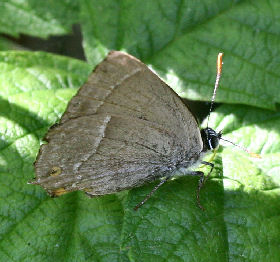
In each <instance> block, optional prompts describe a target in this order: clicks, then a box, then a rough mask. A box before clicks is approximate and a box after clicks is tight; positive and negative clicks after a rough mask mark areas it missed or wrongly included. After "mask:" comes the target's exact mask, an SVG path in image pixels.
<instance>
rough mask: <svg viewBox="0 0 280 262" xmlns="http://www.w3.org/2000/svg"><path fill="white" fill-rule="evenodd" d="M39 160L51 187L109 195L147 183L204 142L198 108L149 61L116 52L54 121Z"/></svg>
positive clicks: (40, 177) (39, 171) (44, 182)
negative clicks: (184, 100) (183, 98)
mask: <svg viewBox="0 0 280 262" xmlns="http://www.w3.org/2000/svg"><path fill="white" fill-rule="evenodd" d="M45 140H46V141H47V144H43V145H42V146H41V148H40V152H39V154H38V156H37V160H36V162H35V170H36V181H35V183H37V184H40V185H41V186H43V187H44V188H45V189H46V190H47V192H48V193H49V194H51V195H60V194H62V193H65V192H69V191H74V190H84V191H86V192H87V193H88V194H90V195H104V194H111V193H114V192H118V191H121V190H124V189H129V188H132V187H135V186H140V185H142V184H144V183H145V182H148V181H152V180H154V179H156V178H158V177H160V176H163V175H165V174H166V173H168V172H171V171H173V170H174V169H175V168H176V166H178V165H179V164H180V163H183V162H185V165H186V166H187V165H188V162H189V163H191V162H192V160H193V158H195V157H196V156H198V155H199V153H200V152H201V150H202V141H201V136H200V132H199V128H198V125H197V122H196V120H195V118H194V116H193V115H192V114H191V112H190V111H189V110H188V109H187V107H186V106H185V105H184V104H183V103H182V101H181V100H180V98H179V97H178V96H177V94H176V93H175V92H174V91H173V90H172V89H171V88H170V87H169V86H167V85H166V84H165V83H164V82H163V81H162V80H160V78H159V77H157V76H156V75H155V74H154V73H153V72H151V71H150V70H149V69H148V67H147V66H146V65H144V64H143V63H141V62H140V61H139V60H137V59H136V58H134V57H132V56H130V55H127V54H125V53H122V52H117V51H114V52H111V53H110V54H109V55H108V57H107V58H106V59H105V60H104V61H103V62H102V63H100V64H99V65H98V66H97V67H96V68H95V70H94V72H93V73H92V74H91V75H90V77H89V79H88V81H87V82H86V83H85V84H84V85H83V86H82V87H81V88H80V90H79V91H78V93H77V94H76V96H74V97H73V98H72V100H71V101H70V102H69V104H68V107H67V109H66V111H65V113H64V115H63V116H62V119H61V121H60V123H59V124H58V125H56V126H54V127H53V128H51V129H50V130H49V131H48V133H47V135H46V137H45Z"/></svg>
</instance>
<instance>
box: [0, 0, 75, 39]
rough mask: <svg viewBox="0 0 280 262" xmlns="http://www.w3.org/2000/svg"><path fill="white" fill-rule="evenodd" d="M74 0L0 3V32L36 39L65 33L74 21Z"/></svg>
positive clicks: (13, 0)
mask: <svg viewBox="0 0 280 262" xmlns="http://www.w3.org/2000/svg"><path fill="white" fill-rule="evenodd" d="M78 17H79V1H78V0H74V1H73V0H60V1H52V0H22V1H18V0H1V1H0V32H2V33H5V34H9V35H12V36H18V35H19V34H20V33H21V34H28V35H32V36H37V37H47V36H49V35H57V34H66V33H68V32H71V26H72V24H73V23H76V22H77V21H78Z"/></svg>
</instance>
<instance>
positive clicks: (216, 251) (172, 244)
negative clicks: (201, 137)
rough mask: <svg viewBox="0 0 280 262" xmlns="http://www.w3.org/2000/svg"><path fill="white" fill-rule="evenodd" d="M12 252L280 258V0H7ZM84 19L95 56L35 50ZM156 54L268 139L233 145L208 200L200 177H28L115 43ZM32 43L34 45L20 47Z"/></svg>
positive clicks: (50, 257) (220, 124)
mask: <svg viewBox="0 0 280 262" xmlns="http://www.w3.org/2000/svg"><path fill="white" fill-rule="evenodd" d="M0 7H1V8H0V13H1V16H0V32H1V33H2V37H1V38H0V49H1V50H2V51H1V52H0V95H1V96H0V134H1V136H0V189H1V190H0V224H1V227H0V260H1V261H209V257H210V256H211V260H212V261H279V246H280V238H279V235H280V223H279V222H280V207H279V196H280V195H279V185H280V178H279V171H280V167H279V159H280V135H279V134H280V132H279V131H280V130H279V129H280V110H279V106H278V104H277V103H279V101H280V92H279V91H278V90H279V86H280V77H279V65H280V53H279V51H280V44H279V43H280V38H279V35H280V26H279V24H280V20H279V17H278V15H277V14H278V13H279V12H280V4H279V2H278V1H277V0H271V1H262V0H254V1H253V0H251V1H250V0H243V1H241V0H240V1H232V0H199V1H189V0H172V1H170V0H152V1H151V0H141V1H140V0H135V1H129V0H122V1H114V0H105V1H97V0H75V1H72V0H61V1H51V0H47V1H46V0H22V1H18V0H0ZM74 23H79V24H80V27H81V31H82V37H83V48H84V52H85V56H86V59H87V62H83V61H78V60H76V59H73V58H70V57H62V56H58V55H54V54H51V53H46V52H34V51H31V50H28V51H22V50H21V49H26V47H23V46H19V45H18V44H17V43H15V41H13V40H14V38H12V37H18V36H22V34H25V35H30V36H33V37H41V38H47V37H49V36H51V35H61V34H68V33H70V32H71V25H72V24H74ZM112 49H115V50H123V51H126V52H129V53H131V54H132V55H135V56H137V57H138V58H140V59H141V60H142V61H143V62H144V63H146V64H148V65H150V67H151V68H153V69H154V70H155V71H156V72H157V73H158V74H159V75H160V76H161V77H162V78H163V79H164V80H165V81H166V82H168V83H169V85H170V86H171V87H172V88H173V89H174V90H175V91H176V92H177V93H178V94H179V95H180V96H182V97H184V98H189V99H195V100H209V99H210V97H211V94H212V90H213V83H214V81H215V74H216V72H215V71H216V68H215V63H216V62H215V61H216V55H217V53H218V52H220V51H222V52H224V53H225V56H224V71H223V76H222V80H221V85H220V89H219V90H218V95H217V101H218V102H221V103H222V105H221V106H220V107H219V108H218V109H217V110H216V112H215V113H213V114H212V115H211V121H210V122H211V127H213V128H215V129H217V130H221V129H223V133H224V137H225V138H227V139H230V140H231V141H234V142H236V143H238V144H239V145H242V146H245V147H247V148H248V149H249V150H251V151H253V152H256V153H260V154H261V155H262V159H254V158H250V157H249V156H248V155H246V154H245V153H243V152H241V151H240V150H238V149H236V148H232V147H230V146H225V147H221V148H220V150H219V154H218V156H217V158H216V159H215V171H214V173H213V175H212V177H211V179H210V180H209V181H208V182H207V185H206V186H205V188H204V189H203V190H202V193H201V198H202V203H203V205H204V207H205V208H206V211H205V212H202V211H201V210H200V209H199V208H198V207H197V206H196V202H195V194H196V193H195V190H196V187H197V183H198V181H197V178H193V177H182V178H179V179H176V180H174V181H171V182H170V183H168V184H166V185H164V186H163V187H162V188H161V189H160V190H159V191H158V192H157V193H156V194H155V195H154V196H153V197H152V198H151V199H150V200H149V201H148V202H147V204H145V205H144V206H143V207H142V208H141V209H140V210H139V211H138V212H134V211H133V210H132V208H133V207H134V206H135V205H136V204H137V203H138V202H139V201H141V200H142V199H143V197H144V196H145V195H146V194H147V192H149V191H150V190H151V188H152V187H153V186H154V184H153V185H147V186H143V187H141V188H136V189H133V190H131V191H129V192H123V193H120V194H116V195H109V196H104V197H99V198H96V199H88V198H87V197H86V196H85V194H84V193H82V192H73V193H69V194H66V195H63V196H62V197H59V198H55V199H52V198H50V197H49V196H48V195H47V194H46V193H45V191H44V190H43V189H42V188H40V187H39V186H34V185H28V184H27V182H28V181H29V180H31V179H32V178H33V177H34V176H35V174H34V170H33V165H32V163H33V162H34V160H35V158H36V155H37V152H38V150H39V147H40V141H41V139H42V137H43V136H44V134H45V133H46V132H47V130H48V128H49V127H50V126H51V125H52V124H53V123H55V122H57V121H58V120H59V118H60V116H61V115H62V113H63V111H64V110H65V107H66V105H67V102H68V101H69V100H70V98H71V97H72V96H73V95H74V94H75V92H76V91H77V89H78V88H79V87H80V86H81V85H82V84H83V83H84V82H85V81H86V79H87V77H88V75H89V74H90V72H91V70H92V69H93V67H94V66H95V65H96V64H98V63H99V62H100V61H101V60H102V59H103V58H104V57H105V56H106V54H107V52H108V51H109V50H112ZM19 50H21V51H19Z"/></svg>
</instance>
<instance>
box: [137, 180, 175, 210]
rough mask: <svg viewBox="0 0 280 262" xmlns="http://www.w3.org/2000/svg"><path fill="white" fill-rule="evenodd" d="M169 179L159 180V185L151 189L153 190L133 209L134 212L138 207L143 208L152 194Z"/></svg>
mask: <svg viewBox="0 0 280 262" xmlns="http://www.w3.org/2000/svg"><path fill="white" fill-rule="evenodd" d="M169 179H170V176H168V177H166V178H164V179H163V180H161V181H160V183H159V184H158V185H156V186H155V187H154V188H153V190H152V191H151V192H150V193H149V194H148V195H147V196H146V197H145V198H144V199H143V200H142V201H141V202H140V203H139V204H138V205H137V206H135V207H134V210H135V211H137V210H138V208H139V207H141V206H143V205H144V204H145V203H146V201H147V200H148V199H149V198H150V197H151V196H152V194H153V193H155V192H156V191H157V190H158V189H159V187H160V186H162V185H163V184H164V183H165V182H166V181H168V180H169Z"/></svg>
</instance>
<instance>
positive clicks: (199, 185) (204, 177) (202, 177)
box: [188, 161, 214, 210]
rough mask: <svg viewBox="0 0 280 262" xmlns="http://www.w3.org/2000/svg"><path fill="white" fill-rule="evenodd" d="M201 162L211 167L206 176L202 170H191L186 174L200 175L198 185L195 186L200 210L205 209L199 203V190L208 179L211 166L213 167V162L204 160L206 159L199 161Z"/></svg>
mask: <svg viewBox="0 0 280 262" xmlns="http://www.w3.org/2000/svg"><path fill="white" fill-rule="evenodd" d="M201 163H202V164H204V165H208V166H211V169H210V171H209V173H208V174H207V176H205V175H204V173H203V172H202V171H193V172H190V173H189V174H188V175H191V176H199V177H200V179H199V183H198V187H197V193H196V202H197V205H198V206H199V208H200V209H201V210H205V208H204V207H203V206H202V205H201V203H200V190H201V188H202V187H203V186H204V184H205V182H206V181H207V180H208V178H209V176H210V175H211V173H212V171H213V168H214V164H213V163H209V162H206V161H201Z"/></svg>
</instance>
